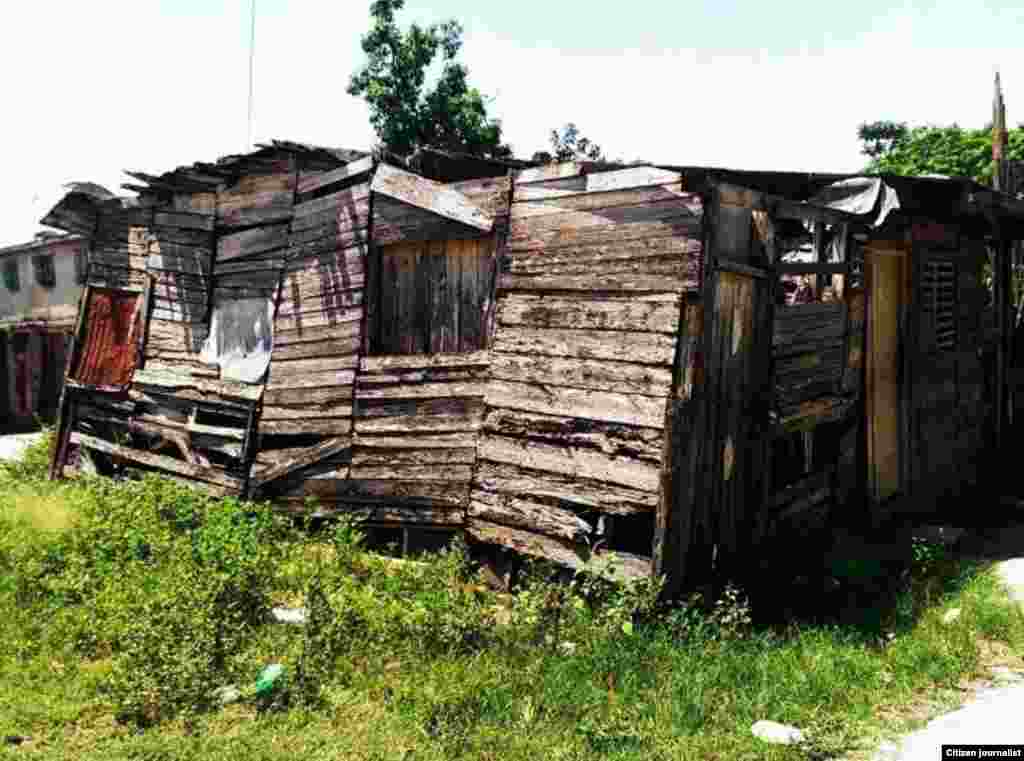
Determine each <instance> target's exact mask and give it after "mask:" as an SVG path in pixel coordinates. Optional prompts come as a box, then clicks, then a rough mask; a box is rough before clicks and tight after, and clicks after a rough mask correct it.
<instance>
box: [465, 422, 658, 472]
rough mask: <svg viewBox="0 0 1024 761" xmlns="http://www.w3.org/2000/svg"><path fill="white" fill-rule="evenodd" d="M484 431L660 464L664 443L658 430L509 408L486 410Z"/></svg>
mask: <svg viewBox="0 0 1024 761" xmlns="http://www.w3.org/2000/svg"><path fill="white" fill-rule="evenodd" d="M484 430H485V431H488V432H490V433H496V434H499V435H502V436H512V437H520V438H524V439H525V438H527V437H529V438H530V439H531V440H538V441H544V442H548V443H550V444H555V445H558V446H562V447H578V448H584V449H595V450H598V451H600V452H603V453H604V454H606V455H609V456H612V457H629V458H634V459H638V460H648V461H651V462H655V463H660V462H661V461H662V458H663V456H664V454H665V453H664V440H663V434H662V432H661V431H660V430H658V429H654V428H640V427H637V426H631V425H622V424H620V423H606V422H601V421H596V420H590V419H581V418H574V417H565V416H561V415H538V414H536V413H532V412H522V411H520V410H509V409H488V411H487V416H486V418H485V420H484Z"/></svg>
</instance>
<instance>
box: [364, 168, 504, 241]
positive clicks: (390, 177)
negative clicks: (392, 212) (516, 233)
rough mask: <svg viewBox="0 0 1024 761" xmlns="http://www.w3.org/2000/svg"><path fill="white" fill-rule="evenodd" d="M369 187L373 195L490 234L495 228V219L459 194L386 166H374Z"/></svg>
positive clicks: (451, 189)
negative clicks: (376, 194) (375, 194)
mask: <svg viewBox="0 0 1024 761" xmlns="http://www.w3.org/2000/svg"><path fill="white" fill-rule="evenodd" d="M371 187H372V189H373V192H374V193H380V194H381V195H385V196H388V197H390V198H394V199H395V200H397V201H401V202H402V203H407V204H409V205H410V206H415V207H416V208H419V209H423V210H425V211H429V212H431V213H433V214H437V215H439V216H442V217H445V218H447V219H451V220H453V221H455V222H459V223H461V224H464V225H467V226H469V227H475V228H476V229H478V230H483V231H490V230H491V229H492V228H493V227H494V218H493V217H492V216H490V215H489V214H487V213H486V212H484V211H483V210H482V209H480V208H479V207H478V206H476V205H474V204H473V203H471V202H470V201H469V199H468V198H466V196H464V195H463V194H462V193H460V192H459V191H457V190H455V189H453V188H450V187H446V186H444V185H442V184H441V183H437V182H434V181H432V180H428V179H426V178H423V177H419V176H417V175H415V174H411V173H409V172H403V171H402V170H401V169H396V168H395V167H392V166H388V165H387V164H380V165H379V166H378V167H377V171H376V172H375V173H374V176H373V184H372V186H371Z"/></svg>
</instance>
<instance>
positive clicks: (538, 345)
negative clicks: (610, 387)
mask: <svg viewBox="0 0 1024 761" xmlns="http://www.w3.org/2000/svg"><path fill="white" fill-rule="evenodd" d="M494 349H495V351H497V352H504V353H507V354H527V355H537V354H541V355H545V356H550V357H578V358H580V359H611V360H619V361H623V362H637V363H641V364H649V365H666V366H671V364H672V359H673V356H674V354H675V339H674V337H671V336H665V335H659V334H654V333H640V332H636V331H622V330H615V331H612V330H563V329H558V330H554V329H551V330H538V329H533V328H518V327H507V328H503V329H501V330H499V331H497V335H496V336H495V339H494Z"/></svg>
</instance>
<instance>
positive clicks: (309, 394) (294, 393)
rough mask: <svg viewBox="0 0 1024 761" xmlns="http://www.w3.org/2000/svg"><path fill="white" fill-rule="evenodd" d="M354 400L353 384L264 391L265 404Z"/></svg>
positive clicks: (324, 402) (277, 404)
mask: <svg viewBox="0 0 1024 761" xmlns="http://www.w3.org/2000/svg"><path fill="white" fill-rule="evenodd" d="M351 400H352V385H351V382H349V383H348V384H346V385H332V386H323V387H317V388H292V389H278V388H274V389H270V388H268V389H267V390H266V391H264V392H263V403H264V404H265V405H271V406H279V405H290V404H327V403H328V402H341V401H347V402H349V403H351Z"/></svg>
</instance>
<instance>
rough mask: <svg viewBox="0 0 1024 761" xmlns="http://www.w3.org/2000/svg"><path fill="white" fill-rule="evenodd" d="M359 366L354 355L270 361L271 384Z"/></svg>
mask: <svg viewBox="0 0 1024 761" xmlns="http://www.w3.org/2000/svg"><path fill="white" fill-rule="evenodd" d="M358 364H359V358H358V357H357V356H355V355H354V354H350V355H341V356H337V357H321V358H318V359H287V360H283V359H274V358H273V356H271V359H270V382H271V383H278V382H288V381H291V380H292V379H296V378H305V377H306V376H307V375H309V374H312V373H329V372H336V371H339V370H348V369H351V368H354V367H356V366H357V365H358Z"/></svg>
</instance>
